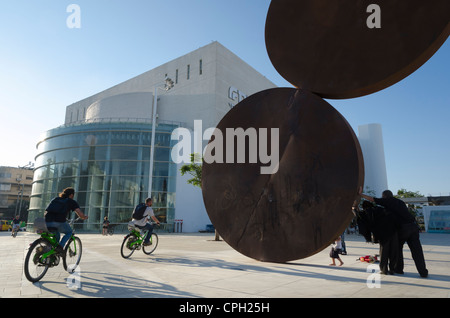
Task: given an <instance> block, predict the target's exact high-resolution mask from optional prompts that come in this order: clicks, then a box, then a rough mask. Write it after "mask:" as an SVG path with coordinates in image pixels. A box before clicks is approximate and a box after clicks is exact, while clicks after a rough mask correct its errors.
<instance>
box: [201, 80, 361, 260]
mask: <svg viewBox="0 0 450 318" xmlns="http://www.w3.org/2000/svg"><path fill="white" fill-rule="evenodd" d="M239 128H242V130H239ZM272 128H278V133H279V138H278V140H276V139H275V140H272V137H273V136H276V130H272ZM244 132H245V134H246V135H248V136H247V137H246V138H247V139H246V142H245V156H243V157H242V158H241V159H240V160H241V161H244V163H237V160H238V157H239V156H240V155H242V154H243V153H242V152H240V150H239V149H240V146H241V145H242V140H243V139H240V141H241V142H240V141H239V138H240V137H239V138H238V137H236V138H235V137H234V134H235V133H237V134H238V135H239V134H240V136H241V137H242V136H244ZM255 132H256V134H255ZM264 132H267V138H266V135H265V134H264ZM255 136H256V137H255ZM266 140H267V142H266ZM275 141H278V147H274V146H276V142H275ZM233 145H234V146H233ZM261 145H263V147H261ZM230 146H231V147H230ZM266 149H267V151H266ZM275 153H278V154H279V165H278V166H275V164H276V161H277V160H276V155H275ZM256 155H257V156H256ZM267 155H270V156H272V158H271V159H270V160H269V159H267V158H266V156H267ZM255 156H256V157H257V159H256V160H255ZM213 159H214V160H215V162H212V161H213ZM252 160H255V163H250V162H251V161H252ZM220 161H223V163H220ZM208 162H209V163H208ZM272 164H273V167H274V168H275V169H274V170H273V171H276V173H274V174H261V172H262V171H261V167H266V168H267V167H269V166H271V165H272ZM277 168H278V169H277ZM363 175H364V167H363V159H362V153H361V149H360V146H359V143H358V140H357V138H356V136H355V134H354V132H353V130H352V129H351V127H350V126H349V124H348V123H347V121H346V120H345V119H344V118H343V117H342V116H341V115H340V114H339V113H338V112H337V111H336V110H335V109H334V108H333V107H332V106H331V105H330V104H328V103H327V102H326V101H324V100H323V99H322V98H320V97H318V96H316V95H314V94H312V93H310V92H307V91H304V90H297V89H292V88H277V89H270V90H265V91H262V92H259V93H256V94H254V95H252V96H250V97H248V98H246V99H245V100H243V101H242V102H240V103H239V104H238V105H236V106H235V107H234V108H233V109H231V110H230V112H229V113H228V114H227V115H225V117H224V118H223V119H222V121H221V122H220V123H219V125H218V126H217V130H216V132H215V134H214V135H213V137H212V138H211V140H210V143H209V144H208V146H207V148H206V152H205V156H204V163H203V169H202V190H203V199H204V202H205V206H206V209H207V212H208V214H209V217H210V219H211V221H212V223H213V224H214V227H215V228H216V229H217V231H218V232H219V233H220V235H221V236H222V238H223V239H224V240H225V241H226V242H227V243H228V244H229V245H230V246H231V247H233V248H234V249H236V250H237V251H239V252H240V253H242V254H244V255H246V256H249V257H252V258H254V259H257V260H261V261H272V262H286V261H290V260H296V259H301V258H305V257H308V256H310V255H313V254H315V253H317V252H319V251H321V250H322V249H324V248H326V247H327V246H329V244H330V243H331V242H332V241H333V240H334V239H335V238H336V237H337V236H338V235H340V234H341V233H342V232H343V231H344V229H345V227H346V226H347V225H348V224H349V222H350V220H351V219H352V216H353V215H352V212H351V207H352V204H353V201H354V200H355V199H356V196H357V192H358V188H359V186H362V184H363V181H364V180H363Z"/></svg>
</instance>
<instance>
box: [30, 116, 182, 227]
mask: <svg viewBox="0 0 450 318" xmlns="http://www.w3.org/2000/svg"><path fill="white" fill-rule="evenodd" d="M177 127H178V126H176V125H167V124H159V125H158V127H157V131H156V135H155V152H154V165H153V167H154V170H153V176H154V177H153V180H152V197H153V198H154V211H155V214H156V215H157V216H158V217H159V219H160V220H161V221H162V222H173V219H174V215H175V214H174V213H175V191H176V189H175V185H176V165H175V164H174V163H172V162H171V158H170V153H171V147H172V146H173V144H174V141H172V140H171V133H172V131H173V130H174V129H175V128H177ZM150 141H151V125H149V124H143V123H111V122H109V123H93V124H85V125H77V126H65V127H64V126H63V127H60V128H56V129H53V130H50V131H48V132H46V134H45V135H44V136H43V139H42V141H40V142H39V143H38V146H37V149H38V154H37V156H36V161H35V162H36V164H35V167H36V169H35V177H34V180H33V188H32V195H31V202H30V212H29V218H28V222H29V223H33V221H34V219H35V218H37V217H42V216H43V214H44V210H45V208H46V206H47V205H48V203H49V202H50V200H51V199H52V198H54V197H56V196H57V195H58V194H59V193H60V192H61V191H62V190H63V189H64V188H66V187H73V188H75V191H76V193H75V200H76V201H77V202H78V204H79V205H80V208H81V210H83V212H85V214H87V215H88V216H89V219H88V220H87V221H86V222H85V224H84V226H83V228H84V229H85V230H97V229H99V228H100V224H101V223H102V222H103V218H104V217H105V216H108V218H109V220H110V221H111V222H112V223H127V222H128V221H129V220H130V219H131V213H132V210H133V208H134V207H135V206H136V205H137V204H138V203H139V202H143V201H144V200H145V198H146V197H147V196H148V194H147V192H148V178H149V166H150V148H151V147H150Z"/></svg>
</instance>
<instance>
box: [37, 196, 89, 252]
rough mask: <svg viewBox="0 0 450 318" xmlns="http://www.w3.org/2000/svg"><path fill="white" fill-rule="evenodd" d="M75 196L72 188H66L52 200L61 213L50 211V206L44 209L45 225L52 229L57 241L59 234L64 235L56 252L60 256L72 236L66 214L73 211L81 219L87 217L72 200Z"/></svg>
mask: <svg viewBox="0 0 450 318" xmlns="http://www.w3.org/2000/svg"><path fill="white" fill-rule="evenodd" d="M74 196H75V190H74V189H73V188H66V189H64V190H63V192H61V193H60V194H59V196H58V197H56V198H54V199H53V200H52V202H54V201H55V202H59V203H60V205H61V206H62V207H63V211H50V206H51V204H52V203H50V204H49V206H48V207H47V208H46V211H45V223H46V225H47V228H54V229H56V231H57V240H59V233H64V234H65V235H64V237H63V238H62V239H61V241H60V242H59V245H58V248H57V252H58V253H60V254H62V253H63V251H64V245H65V244H66V243H67V241H68V240H69V239H70V237H71V235H72V228H71V227H70V225H69V224H68V223H67V214H68V213H69V212H70V211H75V213H76V214H77V215H78V216H79V217H80V218H81V219H82V220H86V219H87V218H88V217H87V216H86V215H85V214H84V213H83V212H82V211H81V210H80V206H79V205H78V203H77V201H75V200H74V199H73V197H74Z"/></svg>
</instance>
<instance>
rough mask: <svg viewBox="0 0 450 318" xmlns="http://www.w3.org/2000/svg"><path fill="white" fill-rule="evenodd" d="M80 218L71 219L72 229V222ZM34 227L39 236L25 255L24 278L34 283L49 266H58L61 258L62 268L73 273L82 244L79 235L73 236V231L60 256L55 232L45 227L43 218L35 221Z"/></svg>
mask: <svg viewBox="0 0 450 318" xmlns="http://www.w3.org/2000/svg"><path fill="white" fill-rule="evenodd" d="M78 220H80V218H78V219H76V220H73V219H72V220H71V221H70V222H69V224H70V226H71V227H72V229H73V223H74V222H76V221H78ZM34 224H35V228H36V229H37V233H38V234H41V237H40V238H39V239H37V240H36V241H34V242H33V243H31V244H30V248H29V249H28V253H27V256H26V257H25V264H24V272H25V276H26V278H27V279H28V280H29V281H30V282H32V283H35V282H37V281H39V280H41V279H42V277H44V276H45V274H46V273H47V271H48V269H49V268H50V267H55V266H58V264H59V263H60V260H61V258H62V261H63V266H64V270H66V271H68V272H69V273H73V272H74V271H75V269H76V267H77V266H78V265H79V264H80V260H81V252H82V245H81V240H80V238H79V237H77V236H75V231H73V232H72V236H71V238H70V239H69V241H68V242H67V244H66V246H65V247H64V254H63V256H60V255H59V254H58V253H57V252H56V248H57V247H58V241H57V239H56V234H55V233H53V232H51V231H50V230H51V228H50V229H47V227H46V225H45V221H44V219H37V220H36V221H35V223H34Z"/></svg>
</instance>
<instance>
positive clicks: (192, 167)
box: [180, 153, 220, 241]
mask: <svg viewBox="0 0 450 318" xmlns="http://www.w3.org/2000/svg"><path fill="white" fill-rule="evenodd" d="M200 159H201V155H200V154H198V153H191V163H190V164H185V165H182V166H181V168H180V172H181V175H182V176H184V175H185V174H186V173H188V174H190V175H191V176H192V178H191V179H189V180H188V183H189V184H192V185H193V186H196V187H199V188H201V187H202V165H201V164H199V163H197V162H200V161H201V160H200ZM214 240H216V241H219V240H220V238H219V233H218V232H217V230H215V238H214Z"/></svg>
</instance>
